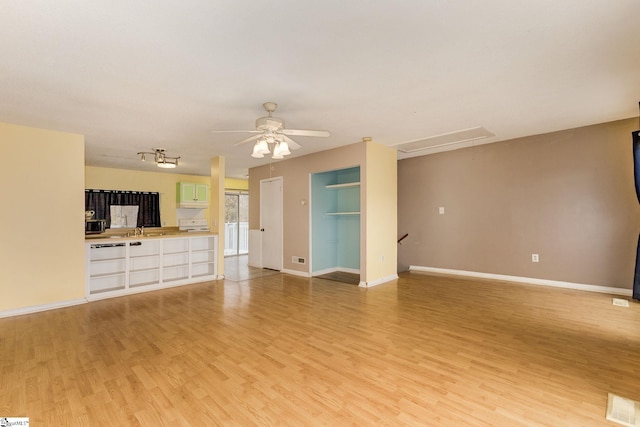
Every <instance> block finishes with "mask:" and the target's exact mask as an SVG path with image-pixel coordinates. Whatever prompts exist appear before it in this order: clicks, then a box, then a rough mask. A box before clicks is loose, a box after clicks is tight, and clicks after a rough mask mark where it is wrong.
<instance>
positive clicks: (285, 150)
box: [278, 141, 291, 156]
mask: <svg viewBox="0 0 640 427" xmlns="http://www.w3.org/2000/svg"><path fill="white" fill-rule="evenodd" d="M278 147H279V148H280V154H282V155H283V156H288V155H289V154H291V151H289V144H287V141H282V142H280V143H279V144H278Z"/></svg>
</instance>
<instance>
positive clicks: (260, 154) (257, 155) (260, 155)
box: [251, 142, 264, 159]
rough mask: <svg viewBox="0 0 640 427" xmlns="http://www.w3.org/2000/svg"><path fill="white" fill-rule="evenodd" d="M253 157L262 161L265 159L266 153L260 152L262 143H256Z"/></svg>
mask: <svg viewBox="0 0 640 427" xmlns="http://www.w3.org/2000/svg"><path fill="white" fill-rule="evenodd" d="M251 157H253V158H256V159H261V158H263V157H264V153H263V152H262V150H260V143H258V142H256V144H255V145H254V146H253V152H252V153H251Z"/></svg>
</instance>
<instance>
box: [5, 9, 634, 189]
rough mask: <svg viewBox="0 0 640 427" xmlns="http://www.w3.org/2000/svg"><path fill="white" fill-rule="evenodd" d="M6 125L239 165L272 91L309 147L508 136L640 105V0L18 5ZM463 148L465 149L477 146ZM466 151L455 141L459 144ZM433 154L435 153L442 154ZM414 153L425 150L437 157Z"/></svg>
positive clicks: (236, 171)
mask: <svg viewBox="0 0 640 427" xmlns="http://www.w3.org/2000/svg"><path fill="white" fill-rule="evenodd" d="M1 5H2V13H1V14H0V57H1V58H2V60H1V61H0V121H4V122H10V123H16V124H23V125H28V126H34V127H40V128H46V129H54V130H61V131H66V132H73V133H80V134H84V135H85V136H86V163H87V164H88V165H94V166H106V167H118V168H126V169H141V170H158V168H155V167H154V166H153V164H149V162H146V163H142V162H140V161H139V160H138V158H137V157H136V152H138V151H150V150H151V148H154V147H163V148H165V149H166V150H167V153H168V154H169V155H179V156H181V157H182V159H181V162H182V164H181V165H180V167H179V169H176V170H174V171H175V172H176V173H178V172H181V173H187V174H197V175H208V174H209V159H210V158H211V157H213V156H219V155H222V156H225V157H226V164H227V176H235V177H242V176H243V175H244V174H246V173H247V168H249V167H253V166H257V165H260V164H265V163H268V161H269V159H268V158H265V159H261V160H257V159H253V158H251V157H250V152H251V144H246V145H243V146H240V147H234V143H235V142H237V141H240V140H242V139H244V138H246V137H247V136H250V134H243V133H238V134H234V133H223V134H213V133H211V132H210V131H211V130H214V129H253V127H254V121H255V119H256V118H257V117H259V116H263V115H265V114H264V113H265V112H264V110H263V109H262V103H263V102H265V101H275V102H277V103H278V104H279V108H278V111H277V112H276V116H278V117H282V118H283V119H285V121H286V125H287V127H288V128H293V129H326V130H328V131H330V132H331V137H329V138H310V137H295V138H294V139H296V140H297V141H298V142H299V143H300V144H301V145H302V149H300V150H297V151H295V152H294V154H293V157H295V156H301V155H305V154H309V153H312V152H315V151H320V150H324V149H328V148H333V147H337V146H341V145H346V144H351V143H354V142H357V141H360V140H361V139H362V137H365V136H371V137H373V139H374V141H377V142H379V143H382V144H386V145H395V144H398V143H402V142H407V141H412V140H416V139H421V138H428V137H432V136H435V135H441V134H445V133H449V132H455V131H460V130H464V129H469V128H475V127H478V126H482V127H484V128H485V129H487V130H488V131H490V132H491V133H493V134H495V137H492V138H489V139H486V140H483V141H482V142H495V141H500V140H505V139H511V138H515V137H521V136H526V135H532V134H539V133H545V132H550V131H555V130H561V129H568V128H573V127H578V126H583V125H589V124H595V123H602V122H607V121H611V120H617V119H622V118H628V117H635V116H637V115H638V100H640V1H638V0H615V1H611V0H538V1H535V2H534V1H530V2H518V1H513V0H490V1H472V0H455V1H435V0H399V1H393V2H392V1H388V0H362V1H345V0H339V1H336V0H324V1H316V2H308V1H300V0H270V1H259V0H247V1H242V0H190V1H158V0H154V1H150V0H142V1H140V0H138V1H97V0H92V1H81V0H77V1H69V0H59V1H50V0H41V1H35V0H20V1H10V0H6V1H2V3H1ZM460 146H463V145H460ZM449 148H455V146H454V147H449ZM431 151H434V150H431ZM431 151H429V150H425V151H423V152H414V153H412V154H411V155H416V154H417V155H420V154H425V153H428V152H431Z"/></svg>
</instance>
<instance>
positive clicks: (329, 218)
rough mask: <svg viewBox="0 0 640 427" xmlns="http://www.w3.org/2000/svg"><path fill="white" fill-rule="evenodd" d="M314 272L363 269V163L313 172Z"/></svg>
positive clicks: (356, 270) (358, 270)
mask: <svg viewBox="0 0 640 427" xmlns="http://www.w3.org/2000/svg"><path fill="white" fill-rule="evenodd" d="M311 242H312V245H311V248H312V252H311V254H312V262H311V268H312V274H318V273H319V274H324V273H327V272H330V271H346V272H352V273H359V272H360V167H359V166H357V167H352V168H348V169H339V170H334V171H328V172H321V173H315V174H312V175H311Z"/></svg>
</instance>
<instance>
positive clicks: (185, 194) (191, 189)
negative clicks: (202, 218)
mask: <svg viewBox="0 0 640 427" xmlns="http://www.w3.org/2000/svg"><path fill="white" fill-rule="evenodd" d="M176 206H177V207H179V208H199V209H206V208H208V207H209V186H208V185H207V184H197V183H194V182H178V183H177V184H176Z"/></svg>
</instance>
